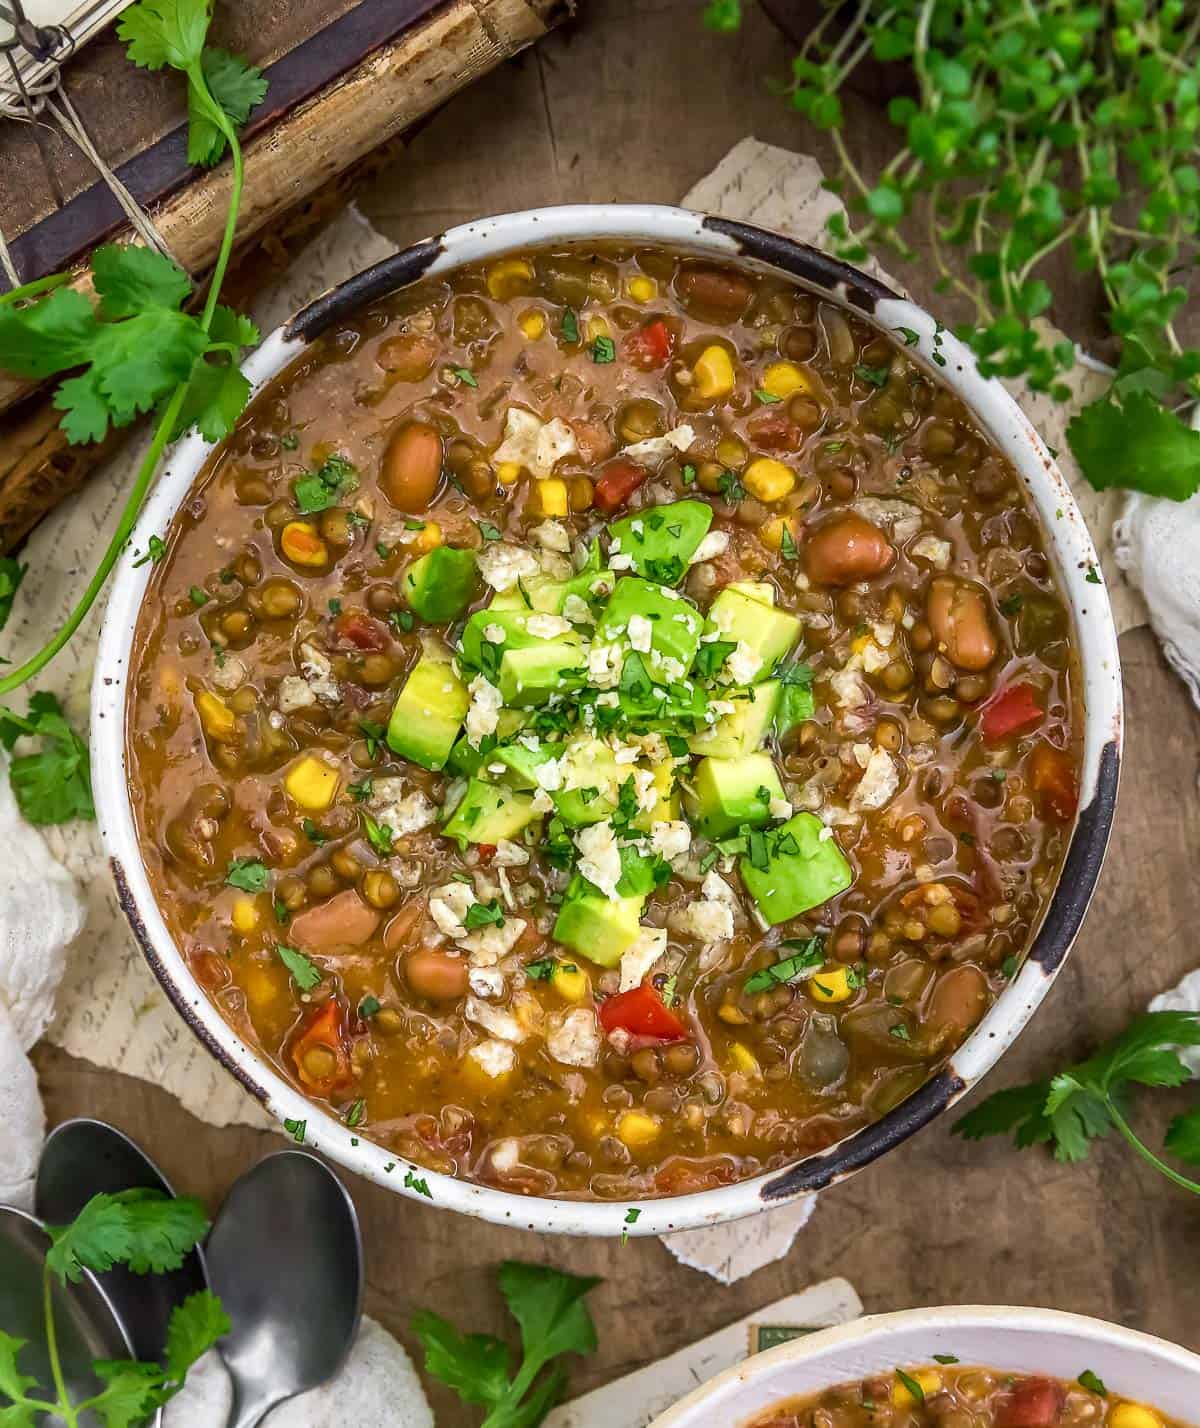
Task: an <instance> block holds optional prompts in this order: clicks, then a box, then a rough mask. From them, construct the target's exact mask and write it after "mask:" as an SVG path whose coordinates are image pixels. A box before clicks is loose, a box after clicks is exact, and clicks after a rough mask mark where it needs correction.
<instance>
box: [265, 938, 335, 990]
mask: <svg viewBox="0 0 1200 1428" xmlns="http://www.w3.org/2000/svg"><path fill="white" fill-rule="evenodd" d="M275 951H276V952H277V953H278V954H279V960H280V961H281V962H282V963H283V965H284V966H285V967H286V968H287V969H288V971H289V972H290V973H291V974H292V980H293V981H294V982H295V983H296V985H297V986H298V987H299V988H300V990H301V991H302V992H311V991H312V989H313V988H314V987H315V986H316V985H317V983H318V982H319V981H320V980H321V978H322V976H324V973H323V972H322V971H321V969H320V968H319V967H318V966H317V965H316V964H315V963H314V962H310V961H309V960H308V958H307V957H306V956H305V955H304V953H303V952H298V951H297V950H296V949H295V948H294V947H289V946H288V945H287V944H286V943H285V942H277V943H276V944H275Z"/></svg>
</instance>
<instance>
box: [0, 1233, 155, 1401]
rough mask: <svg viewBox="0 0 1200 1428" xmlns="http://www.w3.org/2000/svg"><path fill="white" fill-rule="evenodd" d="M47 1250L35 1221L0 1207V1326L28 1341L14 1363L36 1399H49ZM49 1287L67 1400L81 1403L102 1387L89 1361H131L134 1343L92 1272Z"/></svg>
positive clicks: (45, 1239) (52, 1393)
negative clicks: (45, 1304)
mask: <svg viewBox="0 0 1200 1428" xmlns="http://www.w3.org/2000/svg"><path fill="white" fill-rule="evenodd" d="M49 1248H50V1237H49V1236H48V1235H47V1234H46V1231H45V1229H44V1228H43V1227H42V1225H41V1224H40V1223H39V1221H38V1220H36V1219H35V1218H34V1217H33V1216H32V1215H27V1214H25V1212H24V1211H23V1210H15V1209H13V1208H12V1207H11V1206H8V1205H3V1206H0V1325H2V1326H3V1328H4V1331H5V1333H8V1334H12V1335H14V1336H15V1337H16V1338H18V1339H25V1340H27V1343H26V1344H25V1346H24V1347H23V1348H22V1349H21V1352H20V1356H19V1358H18V1361H17V1362H18V1368H19V1369H20V1371H21V1372H22V1373H26V1374H30V1375H32V1376H33V1377H34V1378H36V1379H37V1386H36V1387H34V1388H32V1389H30V1392H31V1393H32V1394H33V1395H34V1397H39V1398H47V1399H53V1398H54V1397H55V1396H56V1395H55V1391H54V1388H53V1378H52V1376H51V1370H50V1356H49V1353H48V1351H47V1348H46V1324H45V1317H44V1309H43V1304H42V1282H43V1270H44V1265H45V1259H46V1251H47V1250H48V1249H49ZM52 1283H53V1289H52V1302H53V1306H54V1324H55V1330H56V1337H57V1340H58V1352H59V1361H60V1363H61V1365H62V1374H63V1379H64V1382H65V1384H66V1387H67V1392H68V1393H69V1395H70V1397H71V1400H72V1401H73V1402H75V1403H79V1402H82V1401H83V1400H84V1399H86V1398H90V1397H91V1396H92V1395H93V1394H96V1393H99V1392H100V1390H101V1389H102V1388H103V1387H104V1385H103V1383H102V1382H101V1381H100V1379H99V1378H97V1377H96V1374H95V1373H94V1371H93V1369H92V1361H93V1360H94V1359H127V1358H130V1357H131V1356H132V1345H131V1343H130V1340H129V1337H128V1335H127V1334H126V1332H125V1330H124V1328H123V1327H122V1324H121V1320H120V1318H119V1317H118V1315H117V1311H116V1308H115V1307H114V1305H113V1302H112V1300H111V1299H110V1298H109V1297H108V1295H107V1293H106V1292H105V1290H104V1288H103V1287H102V1286H101V1284H100V1282H99V1280H98V1279H97V1277H96V1276H95V1275H94V1274H91V1273H90V1272H89V1271H87V1270H84V1271H83V1277H82V1279H80V1281H79V1283H78V1284H66V1285H63V1284H60V1283H59V1282H58V1280H57V1279H55V1280H53V1281H52ZM54 1421H55V1422H57V1421H58V1420H57V1419H55V1420H54ZM79 1422H80V1425H81V1428H84V1425H86V1428H95V1425H97V1424H98V1422H99V1420H98V1419H96V1418H95V1417H94V1415H92V1414H90V1413H88V1414H84V1415H82V1416H81V1417H80V1419H79Z"/></svg>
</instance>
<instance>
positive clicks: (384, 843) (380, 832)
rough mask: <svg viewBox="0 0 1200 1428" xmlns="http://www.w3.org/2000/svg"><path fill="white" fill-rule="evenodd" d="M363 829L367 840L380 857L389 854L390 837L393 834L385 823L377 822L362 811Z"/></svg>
mask: <svg viewBox="0 0 1200 1428" xmlns="http://www.w3.org/2000/svg"><path fill="white" fill-rule="evenodd" d="M362 821H363V831H364V832H365V833H366V835H367V842H368V843H370V845H371V847H372V848H374V849H375V851H376V852H377V853H378V854H379V856H380V857H381V858H387V857H390V856H391V852H392V839H393V838H394V837H395V834H394V833H393V832H392V830H391V829H390V828H389V827H388V825H387V824H386V823H377V822H376V821H375V819H374V818H372V817H371V815H370V814H369V813H365V812H364V813H363V815H362Z"/></svg>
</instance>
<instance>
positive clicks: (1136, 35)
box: [703, 0, 1200, 500]
mask: <svg viewBox="0 0 1200 1428" xmlns="http://www.w3.org/2000/svg"><path fill="white" fill-rule="evenodd" d="M743 8H744V6H743V5H742V4H741V3H740V0H709V3H708V4H707V5H706V6H705V9H704V11H703V14H704V19H705V21H706V23H707V24H708V25H709V27H710V28H712V29H714V30H718V31H733V30H736V29H737V28H738V25H739V23H740V20H741V14H742V10H743ZM864 62H865V63H872V64H880V63H882V64H884V65H887V66H889V67H890V68H891V69H892V70H893V71H899V73H896V74H894V76H893V78H894V80H895V83H894V85H893V86H892V87H893V88H894V89H895V91H896V92H897V93H898V94H899V97H898V98H896V99H893V100H892V102H891V103H890V104H889V106H888V117H889V119H890V120H891V122H892V124H893V125H894V126H895V130H896V152H895V154H894V155H892V156H888V157H886V158H885V161H884V162H883V164H882V165H881V172H880V174H879V176H878V178H877V179H876V180H875V181H871V180H870V179H868V178H867V176H866V175H865V174H864V173H863V172H862V171H861V170H860V168H859V167H858V165H857V163H856V161H855V158H854V156H853V154H852V153H851V150H850V147H849V146H848V145H847V143H846V141H845V139H844V137H843V130H844V128H845V124H846V111H845V109H844V107H843V95H844V94H845V93H846V92H847V91H849V90H852V89H853V88H854V87H855V86H856V84H857V83H859V82H860V80H861V76H860V75H859V74H858V70H859V66H860V65H861V64H863V63H864ZM1198 64H1200V27H1197V25H1196V23H1195V6H1194V5H1188V4H1183V3H1180V0H1096V3H1094V4H1088V5H1083V4H1078V3H1075V0H1048V3H1045V4H1039V5H1031V4H1029V3H1028V0H989V3H988V4H987V5H986V6H982V7H981V6H980V5H978V4H976V3H975V2H974V0H861V3H856V4H854V5H851V4H849V3H844V4H843V3H838V0H828V3H827V4H826V5H825V7H824V13H823V15H822V16H821V18H820V20H819V22H818V23H816V24H814V25H812V26H811V27H810V28H809V30H808V33H807V36H806V39H805V41H804V43H803V45H802V47H801V50H800V53H799V54H798V55H797V56H796V57H795V59H794V60H793V62H792V68H791V77H790V83H789V85H788V88H787V90H786V93H787V97H788V99H789V100H790V102H791V104H792V106H793V107H794V108H795V109H796V110H797V111H799V113H800V114H802V115H803V116H804V117H805V118H806V119H807V120H808V121H809V122H810V123H811V124H813V125H814V126H815V127H817V128H819V129H824V130H827V131H829V133H830V136H831V138H832V142H833V146H834V149H835V152H836V154H837V158H838V164H839V168H840V173H839V174H838V176H837V177H835V178H834V179H832V180H831V181H830V187H832V188H835V189H836V190H837V191H838V192H840V193H841V194H842V195H843V196H844V198H845V201H846V205H847V208H848V209H849V212H850V214H851V216H852V218H853V222H854V231H853V232H851V229H850V224H849V222H848V221H847V217H846V214H845V213H843V212H840V211H839V212H838V213H836V214H835V215H834V216H833V217H832V218H831V219H830V223H829V229H830V234H831V237H832V239H833V242H834V245H835V246H836V247H837V249H838V250H839V252H840V253H841V254H842V256H844V257H846V258H848V259H850V260H851V261H854V262H858V261H861V260H862V259H863V258H864V257H865V256H866V254H867V252H868V251H869V250H870V249H872V248H878V247H879V246H881V245H884V246H887V247H890V248H891V249H892V251H893V252H894V253H895V254H896V255H897V256H898V257H899V258H900V259H901V261H903V262H905V263H908V264H911V265H916V264H918V263H919V264H922V265H924V264H927V263H929V262H932V263H933V266H934V270H935V272H936V273H937V275H938V289H939V291H951V292H954V293H955V294H957V295H958V296H959V297H960V298H961V299H962V300H963V301H964V303H965V304H968V305H969V310H970V312H971V313H972V314H973V316H972V319H971V320H970V321H969V322H964V323H962V324H961V325H960V327H959V328H958V335H959V336H960V337H961V338H962V339H963V340H964V341H966V342H967V343H968V344H969V345H970V346H971V347H972V348H973V350H974V352H975V355H976V357H977V359H978V360H979V364H980V368H981V370H982V371H983V372H984V374H985V375H996V376H1001V377H1009V378H1012V377H1024V378H1025V379H1026V380H1027V381H1028V382H1029V384H1030V386H1031V387H1032V388H1033V389H1034V390H1035V391H1039V392H1049V393H1050V394H1051V395H1052V396H1053V397H1055V398H1056V399H1059V400H1066V399H1068V398H1069V397H1070V395H1071V393H1070V388H1069V386H1068V385H1067V383H1066V382H1065V381H1064V377H1065V375H1066V373H1067V372H1068V371H1069V370H1070V369H1071V368H1072V367H1073V365H1074V363H1075V361H1076V352H1075V348H1074V345H1073V344H1072V343H1070V342H1068V341H1064V340H1062V339H1059V338H1056V337H1054V336H1053V335H1052V334H1051V333H1050V332H1049V330H1048V328H1047V327H1046V325H1045V324H1044V323H1042V322H1041V319H1042V318H1043V317H1044V315H1045V314H1046V312H1047V310H1048V309H1049V307H1050V305H1051V302H1052V298H1053V294H1052V292H1051V289H1050V286H1049V283H1048V282H1047V281H1046V279H1047V277H1048V276H1049V275H1050V271H1051V268H1050V265H1051V264H1052V263H1053V262H1055V261H1056V260H1061V257H1062V255H1063V253H1064V252H1069V253H1070V255H1071V256H1072V258H1073V259H1074V262H1075V265H1076V267H1077V268H1078V269H1079V270H1080V271H1082V272H1084V273H1086V274H1089V275H1091V276H1092V277H1093V278H1094V279H1095V280H1096V282H1097V284H1098V286H1099V288H1100V291H1101V293H1102V294H1103V299H1104V302H1105V304H1106V306H1107V316H1108V323H1109V327H1110V328H1111V331H1112V334H1113V337H1114V339H1115V341H1116V344H1117V345H1118V346H1119V349H1120V354H1119V364H1118V370H1117V374H1116V377H1115V379H1114V381H1113V384H1112V386H1111V387H1110V389H1109V390H1108V391H1107V392H1106V393H1105V394H1104V395H1103V396H1101V397H1100V398H1099V399H1098V400H1097V401H1094V402H1092V403H1091V404H1090V405H1088V406H1087V407H1085V408H1084V409H1083V411H1082V412H1081V413H1080V414H1079V415H1078V416H1076V417H1075V419H1074V420H1073V421H1072V423H1071V425H1070V427H1069V429H1068V439H1069V441H1070V445H1071V450H1072V452H1073V453H1074V455H1075V457H1076V459H1077V461H1078V462H1079V465H1080V467H1081V469H1082V471H1083V473H1084V475H1085V476H1086V477H1087V479H1088V481H1089V482H1091V484H1092V485H1094V486H1096V487H1097V488H1099V489H1106V488H1108V487H1112V486H1120V487H1124V488H1126V489H1130V490H1137V491H1144V492H1146V493H1148V494H1150V495H1154V496H1165V497H1169V498H1171V499H1173V500H1184V499H1186V498H1187V497H1189V496H1191V495H1192V494H1193V493H1194V492H1195V491H1196V490H1197V489H1200V432H1197V431H1193V430H1192V429H1191V427H1190V425H1189V424H1188V421H1187V418H1188V416H1189V414H1190V413H1189V408H1192V407H1194V405H1195V404H1196V402H1197V400H1198V399H1200V347H1197V346H1195V345H1192V346H1186V345H1185V343H1184V341H1183V340H1182V337H1181V333H1182V332H1183V330H1184V329H1185V326H1188V325H1189V324H1188V323H1187V322H1186V321H1185V319H1188V318H1192V317H1193V311H1192V309H1191V308H1190V307H1189V303H1190V301H1191V300H1192V299H1193V295H1194V294H1195V291H1196V289H1195V285H1194V284H1191V283H1189V281H1188V278H1189V274H1190V273H1191V272H1192V271H1193V270H1194V268H1195V264H1196V260H1197V252H1198V250H1200V165H1198V164H1197V161H1196V152H1197V137H1198V135H1200V88H1198V86H1197V82H1196V74H1197V66H1198ZM914 223H916V224H919V225H920V228H919V231H920V233H921V235H922V240H923V241H922V243H921V246H920V249H919V251H918V250H917V249H915V248H914V247H913V245H912V244H911V243H910V241H909V236H910V233H911V232H912V231H913V229H912V225H913V224H914ZM953 250H957V252H958V254H959V255H960V261H959V262H958V263H954V264H952V263H951V262H950V253H951V252H952V251H953ZM1190 326H1191V327H1192V328H1193V329H1194V327H1195V323H1194V320H1193V321H1192V322H1191V323H1190ZM901 335H903V336H904V338H905V342H906V344H908V345H913V344H914V343H915V334H910V332H909V331H908V330H905V329H901ZM910 336H911V338H912V340H911V341H910ZM931 356H932V358H933V361H934V362H935V364H937V365H942V366H944V365H945V360H946V359H945V357H944V355H942V354H940V353H938V351H937V346H936V339H935V346H934V350H933V352H932V354H931ZM856 370H857V372H858V375H860V376H861V377H863V378H864V380H866V381H869V382H871V383H872V384H873V385H882V382H881V381H879V380H878V378H879V377H880V376H882V371H881V370H880V371H878V372H876V371H874V370H873V369H870V368H862V367H860V368H858V369H856Z"/></svg>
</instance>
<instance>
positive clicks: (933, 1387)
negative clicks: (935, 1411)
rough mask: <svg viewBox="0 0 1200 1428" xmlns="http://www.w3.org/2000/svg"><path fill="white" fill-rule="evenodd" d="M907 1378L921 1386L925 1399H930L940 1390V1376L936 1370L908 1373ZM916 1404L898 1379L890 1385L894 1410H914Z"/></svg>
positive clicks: (920, 1370)
mask: <svg viewBox="0 0 1200 1428" xmlns="http://www.w3.org/2000/svg"><path fill="white" fill-rule="evenodd" d="M908 1376H909V1378H911V1379H913V1380H915V1381H916V1382H917V1383H919V1384H920V1385H921V1390H922V1392H923V1393H924V1394H925V1396H926V1398H931V1397H932V1396H933V1395H934V1394H935V1393H938V1392H939V1391H940V1390H941V1387H942V1376H941V1374H940V1373H938V1371H937V1369H919V1370H918V1371H917V1372H916V1373H910V1374H909V1375H908ZM916 1402H917V1400H916V1399H915V1398H914V1397H913V1395H912V1394H911V1393H910V1392H909V1391H908V1389H907V1388H905V1386H904V1385H903V1384H902V1383H901V1382H900V1380H899V1379H897V1380H896V1382H895V1383H894V1384H892V1403H893V1405H894V1406H895V1407H896V1408H914V1407H915V1406H916Z"/></svg>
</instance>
